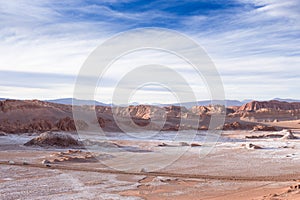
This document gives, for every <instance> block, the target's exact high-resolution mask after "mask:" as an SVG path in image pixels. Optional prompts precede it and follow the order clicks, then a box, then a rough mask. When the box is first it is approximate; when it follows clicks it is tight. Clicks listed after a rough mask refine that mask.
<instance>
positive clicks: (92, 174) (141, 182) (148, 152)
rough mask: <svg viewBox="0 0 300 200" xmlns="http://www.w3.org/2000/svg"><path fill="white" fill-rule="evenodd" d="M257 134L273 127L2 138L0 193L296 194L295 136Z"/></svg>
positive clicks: (298, 158) (299, 145)
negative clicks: (197, 135) (62, 140)
mask: <svg viewBox="0 0 300 200" xmlns="http://www.w3.org/2000/svg"><path fill="white" fill-rule="evenodd" d="M294 133H295V136H298V137H300V131H299V130H294ZM255 134H257V135H261V134H270V133H269V132H268V133H264V132H259V133H250V132H249V131H225V132H223V133H222V137H221V138H220V139H219V141H218V142H213V141H206V142H205V141H194V142H191V141H186V143H180V142H179V141H168V140H147V139H139V140H124V139H122V140H121V139H119V140H117V139H112V140H107V141H102V143H100V144H99V145H98V146H97V144H96V143H93V144H90V146H86V147H85V148H82V149H80V150H78V149H72V148H67V149H61V148H53V147H52V148H44V147H43V148H42V147H26V146H24V145H23V144H24V143H25V142H27V141H28V140H30V139H31V138H32V137H33V136H29V135H7V136H1V137H0V152H1V153H0V168H1V170H0V199H5V200H9V199H232V200H235V199H300V189H299V187H298V184H299V185H300V182H299V180H300V151H299V150H300V139H292V140H283V139H280V138H268V139H245V136H246V135H255ZM191 143H194V145H193V147H191V146H186V144H188V145H190V144H191ZM249 143H252V144H255V145H258V146H260V147H261V149H248V148H246V146H245V144H249ZM198 145H201V146H198ZM100 146H101V147H100ZM60 152H62V153H60ZM43 160H49V163H45V162H44V163H42V161H43ZM291 186H292V188H291ZM298 189H299V190H298Z"/></svg>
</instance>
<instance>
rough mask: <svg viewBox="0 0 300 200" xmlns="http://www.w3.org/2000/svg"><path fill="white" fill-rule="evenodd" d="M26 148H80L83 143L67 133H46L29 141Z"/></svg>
mask: <svg viewBox="0 0 300 200" xmlns="http://www.w3.org/2000/svg"><path fill="white" fill-rule="evenodd" d="M24 145H25V146H40V147H51V146H56V147H65V148H66V147H80V146H82V143H81V142H79V141H78V140H76V139H74V138H73V137H72V136H71V135H70V134H67V133H54V132H45V133H42V134H41V135H39V136H38V137H36V138H33V139H32V140H30V141H28V142H27V143H25V144H24Z"/></svg>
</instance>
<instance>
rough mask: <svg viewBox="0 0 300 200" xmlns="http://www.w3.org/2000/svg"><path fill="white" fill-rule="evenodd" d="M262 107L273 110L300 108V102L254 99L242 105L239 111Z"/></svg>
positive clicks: (255, 109)
mask: <svg viewBox="0 0 300 200" xmlns="http://www.w3.org/2000/svg"><path fill="white" fill-rule="evenodd" d="M260 109H271V110H297V109H300V103H297V102H295V103H288V102H282V101H275V100H272V101H252V102H250V103H247V104H245V105H243V106H241V107H240V108H239V109H238V110H239V111H257V110H260Z"/></svg>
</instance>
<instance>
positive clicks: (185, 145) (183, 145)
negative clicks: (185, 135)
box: [179, 142, 190, 147]
mask: <svg viewBox="0 0 300 200" xmlns="http://www.w3.org/2000/svg"><path fill="white" fill-rule="evenodd" d="M179 145H180V146H182V147H187V146H190V145H189V144H188V143H186V142H180V143H179Z"/></svg>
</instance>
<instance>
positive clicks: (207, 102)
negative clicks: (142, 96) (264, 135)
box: [153, 100, 245, 108]
mask: <svg viewBox="0 0 300 200" xmlns="http://www.w3.org/2000/svg"><path fill="white" fill-rule="evenodd" d="M224 103H225V105H226V106H227V107H228V106H242V105H243V104H245V102H241V101H238V100H224V101H222V100H213V101H211V100H205V101H197V102H185V103H181V104H180V103H174V104H153V105H156V106H170V105H175V106H184V107H186V108H191V107H193V106H196V105H199V106H208V105H211V104H214V105H217V104H224Z"/></svg>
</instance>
